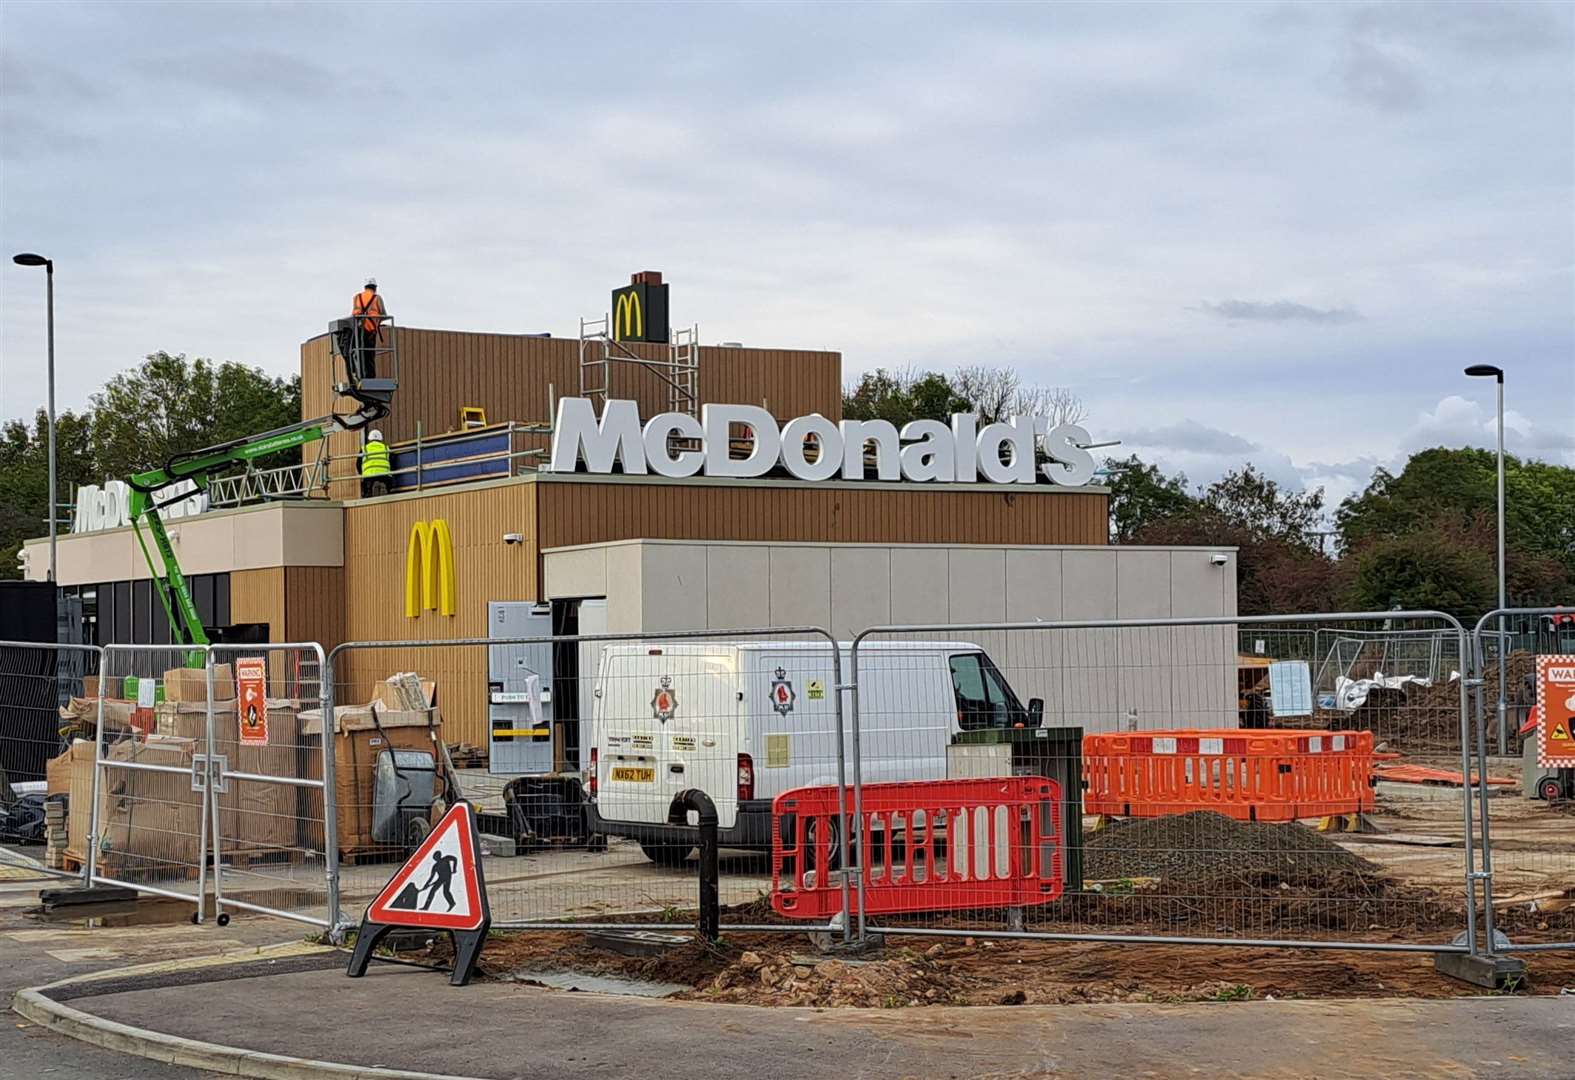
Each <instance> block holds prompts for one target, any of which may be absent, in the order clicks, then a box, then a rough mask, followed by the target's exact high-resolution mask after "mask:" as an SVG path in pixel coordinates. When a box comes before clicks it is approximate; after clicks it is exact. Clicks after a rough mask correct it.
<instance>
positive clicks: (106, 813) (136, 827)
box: [72, 735, 204, 880]
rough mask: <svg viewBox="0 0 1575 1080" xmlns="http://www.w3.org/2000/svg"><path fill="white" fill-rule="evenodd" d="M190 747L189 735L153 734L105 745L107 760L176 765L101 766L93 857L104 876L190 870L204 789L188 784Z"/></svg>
mask: <svg viewBox="0 0 1575 1080" xmlns="http://www.w3.org/2000/svg"><path fill="white" fill-rule="evenodd" d="M196 748H197V744H196V743H194V742H193V741H192V740H190V739H169V738H163V737H161V736H157V735H155V736H152V737H150V738H149V739H148V740H147V741H146V742H143V741H139V740H134V739H126V740H123V741H121V742H117V743H115V744H114V745H112V746H110V747H107V748H106V750H105V760H106V761H109V762H117V761H129V762H137V763H142V764H154V765H162V766H166V767H171V768H175V769H178V770H180V771H179V772H151V771H147V770H141V769H117V768H113V767H107V768H105V769H104V776H103V785H102V791H101V792H100V801H99V854H98V862H99V865H100V866H102V867H104V868H105V870H106V872H107V873H109V874H110V876H117V877H127V876H129V877H132V878H135V879H136V880H159V879H180V878H183V877H187V876H192V875H195V874H196V872H197V862H198V852H199V843H200V837H199V831H200V829H201V825H202V798H203V794H204V793H202V792H199V791H193V790H192V786H191V765H192V755H193V754H194V753H195V752H196ZM74 802H75V800H73V803H74ZM74 809H75V807H74V806H73V810H74ZM72 827H74V826H72Z"/></svg>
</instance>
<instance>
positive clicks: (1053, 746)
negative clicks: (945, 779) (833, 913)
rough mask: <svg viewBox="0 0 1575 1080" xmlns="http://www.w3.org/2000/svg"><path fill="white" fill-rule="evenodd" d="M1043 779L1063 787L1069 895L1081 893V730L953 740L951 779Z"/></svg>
mask: <svg viewBox="0 0 1575 1080" xmlns="http://www.w3.org/2000/svg"><path fill="white" fill-rule="evenodd" d="M996 748H999V749H996ZM1007 768H1010V770H1011V772H1010V775H1012V776H1045V777H1049V778H1050V779H1051V780H1054V781H1055V782H1056V783H1058V784H1060V785H1061V832H1062V834H1063V835H1064V836H1065V837H1066V867H1065V870H1066V891H1067V892H1068V893H1072V892H1081V891H1082V888H1083V729H1082V728H1080V727H1041V728H1026V727H1022V728H984V729H981V730H978V731H964V732H962V733H961V734H959V735H957V736H956V737H955V738H954V739H953V740H952V752H951V753H950V754H949V755H948V761H947V775H948V776H949V777H952V778H956V779H961V778H963V777H967V776H1002V775H1005V774H1006V770H1007Z"/></svg>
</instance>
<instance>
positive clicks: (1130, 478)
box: [1105, 454, 1197, 544]
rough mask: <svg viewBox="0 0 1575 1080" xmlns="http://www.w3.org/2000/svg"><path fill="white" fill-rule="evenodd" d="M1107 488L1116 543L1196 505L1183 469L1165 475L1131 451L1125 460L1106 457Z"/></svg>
mask: <svg viewBox="0 0 1575 1080" xmlns="http://www.w3.org/2000/svg"><path fill="white" fill-rule="evenodd" d="M1105 469H1106V471H1107V472H1108V473H1109V478H1108V479H1107V480H1106V481H1105V483H1106V486H1108V487H1109V488H1110V535H1111V539H1112V540H1114V541H1115V542H1116V543H1118V544H1125V543H1131V541H1132V540H1133V539H1134V538H1135V537H1136V536H1137V535H1138V533H1139V532H1141V531H1142V530H1143V528H1144V526H1146V525H1149V524H1152V523H1154V522H1156V521H1162V520H1164V519H1166V518H1175V517H1181V516H1184V515H1186V514H1189V513H1191V512H1192V511H1193V510H1195V509H1196V508H1197V500H1196V499H1195V498H1193V497H1192V496H1191V495H1189V494H1188V493H1187V477H1186V474H1185V473H1177V474H1176V475H1175V476H1166V475H1165V474H1164V473H1162V472H1160V470H1159V466H1158V465H1150V464H1147V463H1146V462H1143V461H1141V460H1139V458H1138V456H1137V455H1136V454H1132V455H1131V456H1129V457H1127V458H1126V459H1125V460H1122V461H1117V460H1115V459H1113V458H1112V459H1107V460H1106V462H1105Z"/></svg>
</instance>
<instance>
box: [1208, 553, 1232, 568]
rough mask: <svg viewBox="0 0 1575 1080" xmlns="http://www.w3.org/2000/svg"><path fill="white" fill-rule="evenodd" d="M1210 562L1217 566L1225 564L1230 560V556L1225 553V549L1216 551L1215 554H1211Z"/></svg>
mask: <svg viewBox="0 0 1575 1080" xmlns="http://www.w3.org/2000/svg"><path fill="white" fill-rule="evenodd" d="M1209 562H1211V563H1213V564H1214V565H1215V566H1224V565H1225V564H1226V563H1228V562H1230V556H1229V555H1227V554H1225V553H1224V552H1223V551H1216V552H1215V553H1214V554H1212V555H1210V556H1209Z"/></svg>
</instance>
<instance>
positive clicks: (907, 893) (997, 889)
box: [771, 776, 1065, 919]
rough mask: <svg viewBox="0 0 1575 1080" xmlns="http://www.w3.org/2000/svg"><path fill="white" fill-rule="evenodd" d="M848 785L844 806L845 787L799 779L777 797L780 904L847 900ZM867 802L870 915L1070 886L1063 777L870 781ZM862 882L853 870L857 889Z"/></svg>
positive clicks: (817, 911) (1014, 901) (1037, 898)
mask: <svg viewBox="0 0 1575 1080" xmlns="http://www.w3.org/2000/svg"><path fill="white" fill-rule="evenodd" d="M843 795H844V800H843V802H844V805H843V807H842V810H841V813H840V814H839V812H838V807H837V788H836V787H803V788H794V789H793V790H791V791H784V792H783V793H782V794H781V795H778V796H777V797H776V799H775V800H773V801H772V804H771V835H772V842H771V907H772V908H773V909H774V910H775V911H776V912H777V913H778V914H781V915H787V916H790V917H792V918H799V919H828V918H830V917H831V916H833V915H835V914H837V913H838V912H839V911H841V910H842V877H843V875H842V874H840V873H838V872H837V871H839V870H840V869H841V868H842V866H843V864H844V859H845V856H846V852H847V847H846V845H845V843H844V840H843V835H842V834H843V830H844V828H845V824H844V823H846V825H847V826H851V824H852V822H853V821H854V820H855V817H854V813H853V789H852V788H847V789H845V790H844V792H843ZM863 808H864V828H863V832H862V835H863V836H864V837H865V838H866V839H865V846H866V848H867V857H866V858H865V859H863V860H862V862H863V868H862V869H863V875H864V910H865V912H866V914H870V915H880V914H893V913H897V912H912V911H963V910H968V909H971V908H993V907H1028V906H1030V905H1034V904H1048V903H1049V902H1050V901H1052V900H1054V899H1056V898H1057V897H1059V896H1060V895H1061V891H1062V888H1063V885H1064V880H1063V867H1064V865H1065V860H1064V859H1063V857H1062V850H1063V847H1062V845H1063V843H1064V838H1063V834H1062V832H1061V786H1060V785H1059V784H1057V783H1056V782H1055V781H1054V780H1050V779H1047V778H1045V777H1042V776H1001V777H989V778H985V779H977V780H923V781H914V782H911V783H894V784H866V785H864V790H863ZM847 861H849V862H851V861H852V860H847ZM855 887H856V885H855V883H854V882H852V881H850V882H849V889H850V894H851V890H852V889H853V888H855ZM854 902H855V901H852V899H851V895H850V903H854Z"/></svg>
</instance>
